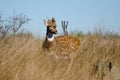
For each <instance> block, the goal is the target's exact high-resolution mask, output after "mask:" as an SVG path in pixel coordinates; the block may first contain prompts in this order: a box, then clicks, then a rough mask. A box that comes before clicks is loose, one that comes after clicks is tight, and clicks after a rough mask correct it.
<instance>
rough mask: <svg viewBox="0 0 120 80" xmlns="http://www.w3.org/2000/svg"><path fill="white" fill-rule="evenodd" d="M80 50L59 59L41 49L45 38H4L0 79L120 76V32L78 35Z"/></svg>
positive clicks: (106, 79) (108, 79)
mask: <svg viewBox="0 0 120 80" xmlns="http://www.w3.org/2000/svg"><path fill="white" fill-rule="evenodd" d="M78 38H79V39H80V41H81V46H80V51H79V52H78V54H77V56H76V57H75V58H74V61H73V65H72V67H71V69H70V71H69V72H68V73H67V74H66V75H64V73H65V72H66V70H67V68H68V66H69V63H70V60H69V59H59V60H56V58H54V56H52V55H46V54H45V53H44V52H42V50H41V46H42V44H43V39H36V38H34V37H33V36H31V35H27V34H24V35H17V36H11V37H7V38H1V39H0V80H120V36H102V35H100V34H94V33H93V34H92V35H85V36H83V37H78Z"/></svg>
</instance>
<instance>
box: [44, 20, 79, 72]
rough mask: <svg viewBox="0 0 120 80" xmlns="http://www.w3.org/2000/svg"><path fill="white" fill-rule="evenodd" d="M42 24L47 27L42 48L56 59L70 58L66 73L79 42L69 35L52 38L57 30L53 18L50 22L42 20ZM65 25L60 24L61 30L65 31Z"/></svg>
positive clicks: (63, 23)
mask: <svg viewBox="0 0 120 80" xmlns="http://www.w3.org/2000/svg"><path fill="white" fill-rule="evenodd" d="M44 24H45V26H46V27H47V32H46V38H45V41H44V43H43V46H42V48H43V49H44V50H45V51H48V53H51V54H53V55H55V57H56V58H59V57H67V58H70V60H71V61H70V64H69V67H68V69H67V71H66V72H68V71H69V69H70V68H71V65H72V63H73V58H74V57H75V56H76V53H77V52H78V51H79V47H80V40H79V39H77V38H74V37H72V36H70V35H63V36H57V37H54V34H57V29H56V27H57V25H56V21H55V18H52V19H51V20H50V19H48V20H47V21H46V20H44ZM67 25H68V22H67ZM67 25H65V22H62V27H63V28H66V29H67V27H65V26H67ZM64 30H65V29H64ZM65 31H66V30H65ZM65 34H66V33H65ZM67 34H68V32H67Z"/></svg>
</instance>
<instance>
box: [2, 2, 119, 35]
mask: <svg viewBox="0 0 120 80" xmlns="http://www.w3.org/2000/svg"><path fill="white" fill-rule="evenodd" d="M0 11H1V13H2V14H3V16H4V17H9V16H12V15H13V14H14V13H16V14H21V13H23V14H25V15H27V16H28V17H29V18H30V19H32V20H31V21H30V22H29V23H28V24H27V25H25V29H26V30H28V31H30V32H32V33H33V34H34V35H36V36H40V35H44V34H45V30H46V27H45V26H44V24H43V19H45V18H46V17H49V18H52V17H55V19H56V22H57V29H58V30H59V33H61V32H62V28H61V20H68V21H69V25H68V31H69V32H70V31H82V32H89V31H91V32H92V31H93V30H94V29H95V28H101V29H103V30H104V29H106V30H110V31H114V32H119V31H120V0H0Z"/></svg>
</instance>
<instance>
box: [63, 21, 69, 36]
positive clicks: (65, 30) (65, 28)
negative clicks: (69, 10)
mask: <svg viewBox="0 0 120 80" xmlns="http://www.w3.org/2000/svg"><path fill="white" fill-rule="evenodd" d="M61 24H62V28H63V32H64V35H68V31H67V26H68V21H67V22H65V21H62V22H61Z"/></svg>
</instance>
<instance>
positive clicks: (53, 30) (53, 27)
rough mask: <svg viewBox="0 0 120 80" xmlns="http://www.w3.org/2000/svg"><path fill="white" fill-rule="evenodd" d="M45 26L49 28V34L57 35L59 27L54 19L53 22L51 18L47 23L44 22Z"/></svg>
mask: <svg viewBox="0 0 120 80" xmlns="http://www.w3.org/2000/svg"><path fill="white" fill-rule="evenodd" d="M44 25H45V26H46V27H47V33H53V34H57V29H56V27H57V25H56V21H55V18H54V17H53V18H52V19H51V20H50V19H49V18H48V20H47V21H46V20H44Z"/></svg>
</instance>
